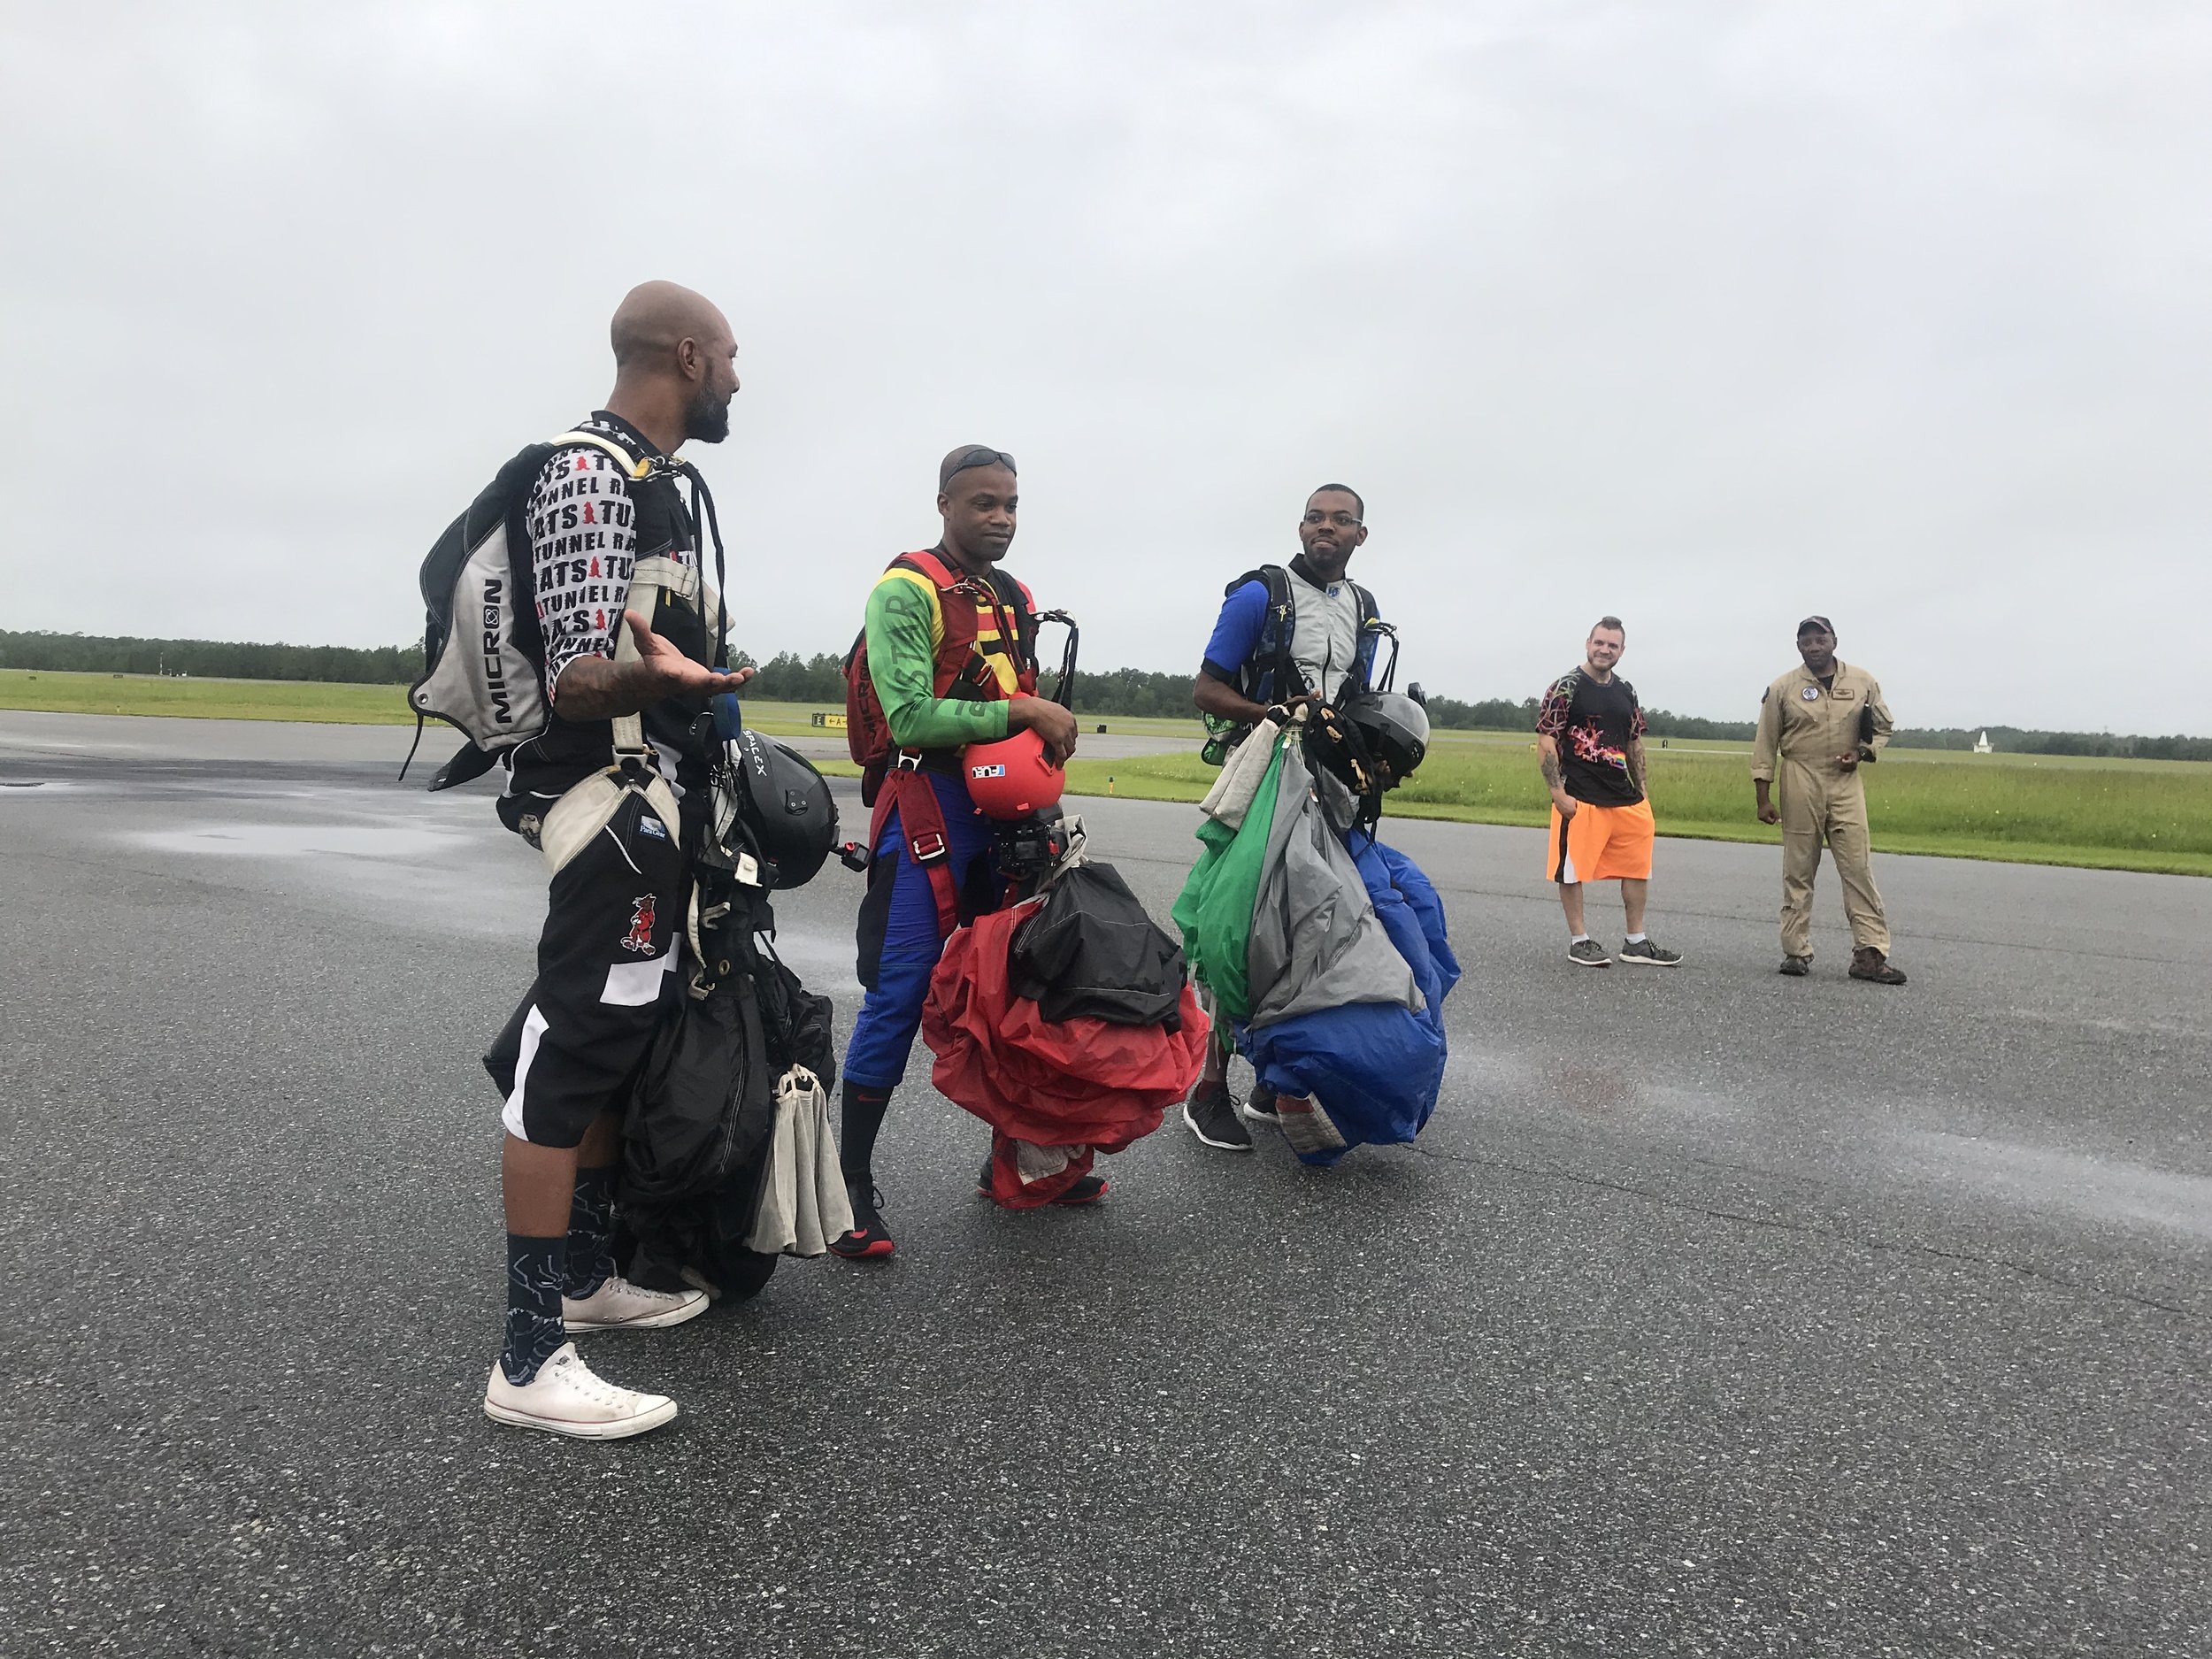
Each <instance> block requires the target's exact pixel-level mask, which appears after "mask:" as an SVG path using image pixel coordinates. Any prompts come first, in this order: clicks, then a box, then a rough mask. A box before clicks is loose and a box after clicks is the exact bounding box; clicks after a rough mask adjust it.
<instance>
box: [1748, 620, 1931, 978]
mask: <svg viewBox="0 0 2212 1659" xmlns="http://www.w3.org/2000/svg"><path fill="white" fill-rule="evenodd" d="M1797 654H1798V655H1799V656H1800V657H1803V658H1804V659H1805V661H1804V664H1803V665H1802V666H1801V667H1797V668H1793V669H1791V670H1790V672H1788V673H1786V674H1784V675H1783V676H1782V677H1781V678H1780V679H1779V680H1776V681H1775V682H1774V683H1773V684H1772V685H1770V686H1769V687H1767V688H1766V695H1764V696H1763V697H1761V698H1760V700H1759V736H1758V740H1757V741H1755V743H1754V744H1753V745H1752V748H1751V783H1752V787H1753V788H1754V789H1755V791H1756V792H1757V795H1758V803H1759V821H1760V822H1761V823H1762V824H1779V825H1780V826H1782V952H1783V955H1782V970H1781V971H1782V972H1784V973H1786V974H1790V975H1793V976H1801V975H1803V974H1805V973H1808V972H1811V970H1812V965H1813V926H1812V923H1813V877H1814V875H1815V874H1816V872H1818V871H1819V869H1820V846H1821V843H1822V842H1823V841H1826V842H1827V844H1828V850H1829V851H1830V852H1832V853H1833V854H1834V855H1835V859H1836V874H1837V876H1838V877H1839V879H1841V880H1842V882H1843V913H1844V914H1845V915H1846V916H1847V917H1848V918H1850V922H1851V941H1852V943H1853V944H1854V945H1855V946H1856V947H1857V948H1856V949H1854V950H1853V951H1852V953H1851V977H1852V978H1853V979H1871V980H1873V981H1874V983H1875V984H1877V985H1902V984H1904V982H1905V976H1904V974H1903V973H1901V972H1899V971H1898V970H1897V969H1896V968H1893V967H1892V966H1891V965H1890V961H1889V924H1888V922H1887V921H1886V920H1885V919H1884V918H1883V916H1882V895H1880V894H1879V893H1878V892H1876V891H1875V890H1874V872H1873V870H1872V868H1871V867H1870V864H1869V862H1868V858H1867V851H1868V849H1867V827H1866V785H1865V784H1864V783H1863V781H1862V780H1860V777H1859V768H1860V767H1861V766H1863V765H1870V764H1872V763H1873V762H1874V760H1875V759H1876V757H1878V756H1879V755H1880V754H1881V752H1882V750H1883V749H1884V748H1885V747H1886V745H1887V744H1888V742H1889V733H1890V718H1889V709H1888V706H1887V705H1886V704H1885V703H1883V701H1882V688H1881V687H1879V686H1878V685H1876V684H1875V683H1874V676H1873V675H1871V674H1870V673H1868V672H1866V670H1864V669H1863V668H1853V667H1851V666H1850V665H1849V664H1845V663H1839V662H1838V661H1837V660H1836V630H1835V626H1834V625H1833V624H1832V623H1831V622H1830V621H1829V620H1828V618H1825V617H1807V618H1805V619H1804V621H1802V622H1801V623H1799V624H1798V625H1797ZM1778 763H1779V766H1780V771H1781V783H1782V801H1781V804H1780V806H1777V805H1776V804H1775V803H1774V801H1773V799H1772V798H1771V796H1770V793H1769V792H1770V789H1771V788H1772V787H1773V784H1774V781H1775V772H1776V767H1777V764H1778Z"/></svg>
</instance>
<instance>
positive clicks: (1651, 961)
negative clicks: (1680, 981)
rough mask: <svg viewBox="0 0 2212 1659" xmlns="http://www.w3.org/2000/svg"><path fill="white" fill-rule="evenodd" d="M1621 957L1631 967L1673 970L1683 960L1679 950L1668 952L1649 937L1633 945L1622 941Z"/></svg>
mask: <svg viewBox="0 0 2212 1659" xmlns="http://www.w3.org/2000/svg"><path fill="white" fill-rule="evenodd" d="M1620 957H1621V960H1622V961H1623V962H1624V963H1627V964H1629V965H1630V966H1631V967H1642V968H1671V967H1673V966H1674V965H1675V964H1677V963H1678V962H1680V961H1681V960H1682V953H1681V952H1680V951H1678V950H1668V949H1664V948H1663V947H1661V946H1659V945H1655V944H1654V943H1652V941H1651V939H1650V937H1649V936H1648V935H1647V936H1646V937H1644V938H1642V939H1640V940H1638V941H1636V942H1635V943H1634V944H1631V943H1629V942H1628V941H1626V940H1623V941H1621V949H1620Z"/></svg>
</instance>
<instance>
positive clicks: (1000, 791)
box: [960, 732, 1068, 821]
mask: <svg viewBox="0 0 2212 1659" xmlns="http://www.w3.org/2000/svg"><path fill="white" fill-rule="evenodd" d="M960 772H961V775H962V776H963V777H964V778H965V779H966V780H968V798H969V799H970V800H972V801H973V802H974V803H975V804H976V810H978V811H979V812H981V813H982V814H983V816H984V817H985V818H998V819H1000V820H1002V821H1009V820H1013V819H1018V818H1027V817H1029V816H1030V815H1031V814H1032V813H1034V812H1038V811H1041V810H1043V809H1044V808H1046V807H1048V806H1053V805H1056V804H1057V803H1058V802H1059V799H1060V791H1061V790H1062V789H1064V788H1065V787H1067V781H1068V775H1067V773H1066V772H1063V771H1062V770H1061V769H1060V768H1059V767H1057V766H1055V765H1052V764H1049V763H1048V762H1047V761H1046V759H1045V741H1044V739H1043V738H1041V737H1039V736H1038V735H1037V734H1036V733H1034V732H1017V733H1014V735H1013V736H1011V737H1002V738H1001V739H1000V740H999V741H997V742H995V743H971V744H969V745H968V748H967V752H966V753H965V754H964V755H963V756H962V757H961V759H960Z"/></svg>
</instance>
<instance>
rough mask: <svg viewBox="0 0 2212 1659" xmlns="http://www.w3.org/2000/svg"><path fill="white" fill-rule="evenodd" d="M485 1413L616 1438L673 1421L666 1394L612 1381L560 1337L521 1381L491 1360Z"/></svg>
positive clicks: (521, 1424) (526, 1425)
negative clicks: (548, 1354)
mask: <svg viewBox="0 0 2212 1659" xmlns="http://www.w3.org/2000/svg"><path fill="white" fill-rule="evenodd" d="M484 1415H485V1416H486V1417H489V1418H491V1419H492V1421H493V1422H495V1423H511V1424H512V1425H514V1426H515V1427H517V1428H518V1429H543V1430H544V1431H545V1432H547V1433H548V1434H572V1435H574V1436H576V1437H577V1438H578V1439H579V1440H622V1439H624V1438H625V1437H626V1436H628V1435H632V1434H642V1433H644V1432H646V1430H648V1429H657V1428H658V1427H660V1425H662V1424H664V1423H667V1422H670V1421H672V1419H673V1418H674V1417H675V1415H676V1402H674V1401H673V1400H671V1399H669V1398H668V1397H667V1396H666V1395H665V1394H638V1393H635V1392H634V1391H633V1390H631V1389H628V1388H618V1387H616V1386H614V1385H613V1384H612V1383H611V1382H609V1381H607V1380H606V1379H604V1378H603V1377H601V1376H598V1375H597V1374H596V1373H595V1372H594V1371H593V1370H592V1368H591V1367H590V1366H588V1365H587V1364H585V1363H584V1362H583V1359H582V1358H581V1356H579V1355H578V1354H577V1352H576V1344H575V1343H573V1342H564V1343H562V1344H561V1345H560V1347H558V1348H555V1349H554V1350H553V1356H552V1357H551V1358H550V1359H549V1360H547V1361H546V1362H545V1363H544V1364H542V1365H541V1366H539V1367H538V1374H537V1375H536V1376H534V1377H533V1378H532V1379H530V1380H529V1381H528V1382H526V1383H519V1384H518V1383H511V1382H509V1381H508V1380H507V1373H506V1372H505V1371H502V1370H501V1369H500V1368H499V1365H498V1363H497V1362H496V1361H495V1362H494V1363H493V1365H492V1375H491V1380H490V1381H489V1382H488V1383H486V1384H485V1385H484Z"/></svg>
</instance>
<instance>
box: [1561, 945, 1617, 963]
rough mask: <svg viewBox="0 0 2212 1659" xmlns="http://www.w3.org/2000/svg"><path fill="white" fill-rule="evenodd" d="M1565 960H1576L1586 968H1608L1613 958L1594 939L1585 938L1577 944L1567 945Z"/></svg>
mask: <svg viewBox="0 0 2212 1659" xmlns="http://www.w3.org/2000/svg"><path fill="white" fill-rule="evenodd" d="M1567 960H1568V961H1570V962H1578V963H1580V964H1582V965H1583V966H1584V967H1586V968H1609V967H1611V966H1612V965H1613V958H1612V957H1610V956H1607V955H1606V954H1605V947H1604V946H1603V945H1601V944H1600V943H1598V941H1596V940H1594V939H1586V940H1584V941H1581V942H1580V943H1579V944H1574V945H1569V946H1568V947H1567Z"/></svg>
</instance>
